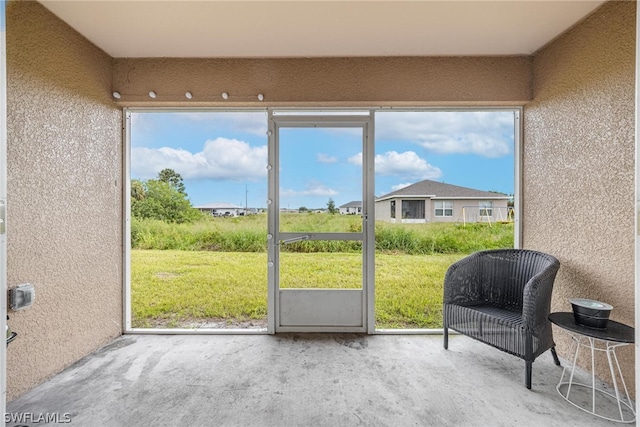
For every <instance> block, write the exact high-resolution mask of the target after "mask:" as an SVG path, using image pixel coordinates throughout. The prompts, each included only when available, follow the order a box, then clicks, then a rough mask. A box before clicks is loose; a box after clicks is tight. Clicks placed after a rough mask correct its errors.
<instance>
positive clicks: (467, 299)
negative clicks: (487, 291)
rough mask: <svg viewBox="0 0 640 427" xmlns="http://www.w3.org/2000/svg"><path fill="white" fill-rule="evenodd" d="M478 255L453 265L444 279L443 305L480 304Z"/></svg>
mask: <svg viewBox="0 0 640 427" xmlns="http://www.w3.org/2000/svg"><path fill="white" fill-rule="evenodd" d="M480 262H481V258H480V254H478V253H474V254H471V255H469V256H467V257H465V258H462V259H461V260H459V261H457V262H455V263H453V264H452V265H451V266H450V267H449V268H448V269H447V273H446V274H445V277H444V295H443V302H444V303H445V304H458V305H471V304H474V303H479V302H481V297H482V289H481V284H480V273H481V268H480Z"/></svg>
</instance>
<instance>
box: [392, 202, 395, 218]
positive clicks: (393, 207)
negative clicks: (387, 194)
mask: <svg viewBox="0 0 640 427" xmlns="http://www.w3.org/2000/svg"><path fill="white" fill-rule="evenodd" d="M395 217H396V201H395V200H392V201H391V218H395Z"/></svg>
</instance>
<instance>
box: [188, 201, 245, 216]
mask: <svg viewBox="0 0 640 427" xmlns="http://www.w3.org/2000/svg"><path fill="white" fill-rule="evenodd" d="M195 208H196V209H199V210H200V212H203V213H207V214H209V215H213V216H234V217H235V216H238V215H244V213H245V208H243V207H242V206H236V205H232V204H230V203H224V202H219V203H207V204H206V205H200V206H196V207H195Z"/></svg>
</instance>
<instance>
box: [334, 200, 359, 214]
mask: <svg viewBox="0 0 640 427" xmlns="http://www.w3.org/2000/svg"><path fill="white" fill-rule="evenodd" d="M339 210H340V214H341V215H361V214H362V202H361V201H357V202H355V201H354V202H349V203H345V204H344V205H342V206H340V207H339Z"/></svg>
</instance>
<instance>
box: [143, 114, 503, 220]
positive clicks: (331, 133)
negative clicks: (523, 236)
mask: <svg viewBox="0 0 640 427" xmlns="http://www.w3.org/2000/svg"><path fill="white" fill-rule="evenodd" d="M513 115H514V113H513V112H497V111H482V112H444V111H438V112H434V111H430V112H426V111H423V112H397V111H378V112H376V117H375V123H376V124H375V126H376V127H375V135H376V150H375V156H376V160H375V170H376V175H375V180H376V182H375V193H376V195H377V196H380V195H383V194H386V193H388V192H391V191H394V190H396V189H398V188H401V187H402V186H406V185H409V184H413V183H415V182H418V181H420V180H423V179H432V180H435V181H442V182H446V183H449V184H455V185H461V186H464V187H469V188H475V189H478V190H486V191H489V190H491V191H500V192H504V193H507V194H512V193H513V188H514V158H513V155H514V154H513V147H514V142H513ZM131 129H132V131H131V178H137V179H149V178H155V177H156V176H157V175H158V172H159V171H160V170H162V169H163V168H172V169H174V170H175V171H176V172H178V173H180V174H181V175H182V176H183V178H184V182H185V186H186V190H187V193H188V195H189V199H190V200H191V202H192V203H193V205H194V206H197V205H202V204H207V203H213V202H226V203H231V204H235V205H238V206H244V205H245V202H246V203H248V206H249V207H266V199H267V169H266V165H267V135H266V131H267V114H266V112H264V111H260V112H247V111H242V112H224V113H223V112H173V113H166V112H162V113H160V112H158V113H149V112H145V113H142V112H140V113H137V112H136V113H132V126H131ZM280 152H281V165H280V171H281V178H280V206H281V207H283V208H291V209H297V208H299V207H301V206H305V207H307V208H321V207H326V204H327V201H328V200H329V198H332V199H333V200H334V202H335V204H336V206H340V205H342V204H344V203H347V202H349V201H352V200H361V199H362V196H361V194H362V187H361V178H360V177H361V167H362V143H361V135H360V131H359V130H357V129H323V128H317V129H283V130H282V131H281V135H280Z"/></svg>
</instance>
